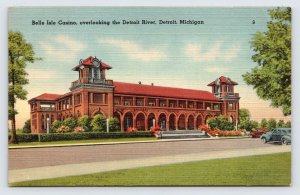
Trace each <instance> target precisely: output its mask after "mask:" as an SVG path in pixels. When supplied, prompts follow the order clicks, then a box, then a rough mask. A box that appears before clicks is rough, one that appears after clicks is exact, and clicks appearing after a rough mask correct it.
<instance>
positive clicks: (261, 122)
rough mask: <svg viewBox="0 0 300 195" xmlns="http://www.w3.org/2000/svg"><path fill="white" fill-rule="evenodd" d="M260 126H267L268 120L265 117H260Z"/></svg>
mask: <svg viewBox="0 0 300 195" xmlns="http://www.w3.org/2000/svg"><path fill="white" fill-rule="evenodd" d="M260 127H261V128H267V127H268V121H267V119H265V118H263V119H261V121H260Z"/></svg>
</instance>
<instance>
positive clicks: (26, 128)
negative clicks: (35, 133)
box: [22, 119, 31, 133]
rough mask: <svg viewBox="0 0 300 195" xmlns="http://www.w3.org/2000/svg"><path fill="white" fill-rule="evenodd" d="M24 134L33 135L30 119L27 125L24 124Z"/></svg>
mask: <svg viewBox="0 0 300 195" xmlns="http://www.w3.org/2000/svg"><path fill="white" fill-rule="evenodd" d="M22 133H31V123H30V119H28V120H27V121H25V124H24V126H23V129H22Z"/></svg>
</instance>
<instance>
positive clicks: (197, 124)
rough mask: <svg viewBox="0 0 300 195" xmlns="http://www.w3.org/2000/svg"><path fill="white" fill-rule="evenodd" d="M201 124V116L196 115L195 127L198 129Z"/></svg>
mask: <svg viewBox="0 0 300 195" xmlns="http://www.w3.org/2000/svg"><path fill="white" fill-rule="evenodd" d="M201 124H202V117H201V115H198V116H197V118H196V127H197V129H200V125H201Z"/></svg>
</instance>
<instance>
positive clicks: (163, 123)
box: [158, 113, 167, 130]
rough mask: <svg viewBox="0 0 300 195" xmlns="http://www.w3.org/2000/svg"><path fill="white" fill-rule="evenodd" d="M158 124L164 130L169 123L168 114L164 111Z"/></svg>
mask: <svg viewBox="0 0 300 195" xmlns="http://www.w3.org/2000/svg"><path fill="white" fill-rule="evenodd" d="M158 125H159V127H160V128H161V129H162V130H165V129H166V125H167V116H166V115H165V114H164V113H161V114H160V115H159V117H158Z"/></svg>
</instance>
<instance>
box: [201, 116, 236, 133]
mask: <svg viewBox="0 0 300 195" xmlns="http://www.w3.org/2000/svg"><path fill="white" fill-rule="evenodd" d="M207 123H208V125H209V127H210V128H211V129H221V130H231V129H233V128H234V125H233V123H232V122H230V121H229V120H228V118H227V117H226V116H224V115H219V116H218V117H216V118H210V119H208V122H207Z"/></svg>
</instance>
